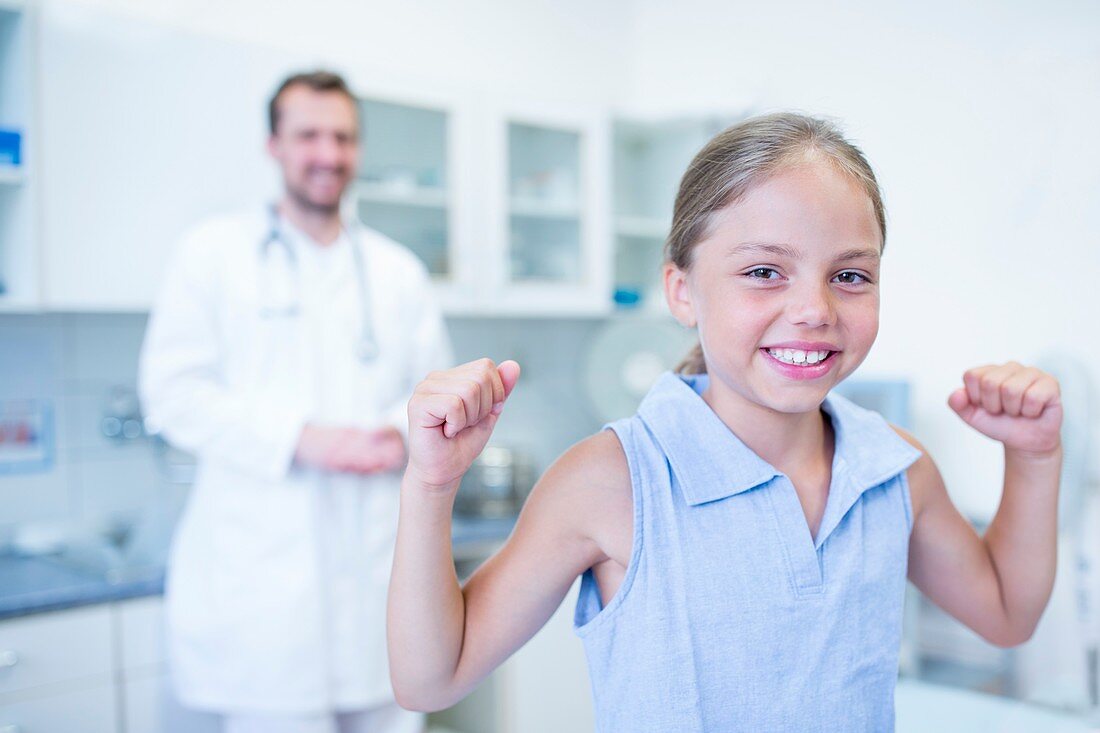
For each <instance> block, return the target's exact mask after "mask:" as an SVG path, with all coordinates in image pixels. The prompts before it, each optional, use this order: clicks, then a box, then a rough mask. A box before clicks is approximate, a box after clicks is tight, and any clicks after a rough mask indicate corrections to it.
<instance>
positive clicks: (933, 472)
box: [890, 424, 946, 517]
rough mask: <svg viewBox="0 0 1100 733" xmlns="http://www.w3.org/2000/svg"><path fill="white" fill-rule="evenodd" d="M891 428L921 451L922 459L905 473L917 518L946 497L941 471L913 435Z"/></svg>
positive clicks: (894, 426)
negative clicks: (925, 508) (932, 502)
mask: <svg viewBox="0 0 1100 733" xmlns="http://www.w3.org/2000/svg"><path fill="white" fill-rule="evenodd" d="M890 427H891V428H893V430H894V432H895V433H897V434H898V435H899V436H901V437H902V438H903V439H904V440H905V442H907V443H909V445H911V446H913V447H914V448H916V449H917V450H918V451H920V458H918V459H917V460H916V461H915V462H914V463H913V465H911V466H909V468H908V469H907V470H906V472H905V478H906V480H907V481H908V482H909V495H910V497H911V500H912V503H913V516H914V517H917V516H919V515H920V513H921V511H922V510H923V509H924V507H925V506H927V505H928V503H929V501H930V500H932V499H934V498H935V497H938V496H940V495H941V494H942V495H946V488H945V487H944V485H943V477H942V476H941V475H940V469H939V468H937V467H936V462H935V461H933V460H932V456H931V454H929V453H928V449H927V448H925V447H924V445H923V444H922V443H921V442H920V441H919V440H917V438H916V437H915V436H914V435H913V434H912V433H910V432H909V431H908V430H904V429H902V428H899V427H898V426H897V425H894V424H891V425H890Z"/></svg>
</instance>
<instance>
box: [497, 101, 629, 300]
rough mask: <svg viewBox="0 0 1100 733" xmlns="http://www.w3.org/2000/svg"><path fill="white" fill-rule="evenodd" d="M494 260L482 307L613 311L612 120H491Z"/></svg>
mask: <svg viewBox="0 0 1100 733" xmlns="http://www.w3.org/2000/svg"><path fill="white" fill-rule="evenodd" d="M489 127H490V131H491V135H490V141H489V143H488V145H487V146H486V154H487V155H488V160H487V165H486V169H487V171H488V172H489V174H490V176H491V182H490V188H489V191H490V197H489V199H488V202H487V203H488V222H489V226H490V229H489V231H488V237H487V243H488V245H489V246H488V248H487V250H486V252H485V254H486V255H487V258H488V259H487V261H486V263H485V266H484V267H483V268H481V269H482V272H483V278H484V280H487V281H488V283H487V284H488V285H489V287H488V288H483V289H482V291H481V292H482V294H483V299H482V301H481V310H482V311H483V312H485V313H490V314H493V313H500V314H508V315H536V316H537V315H601V314H604V313H607V312H608V311H609V310H610V298H609V291H610V262H611V247H610V240H609V233H610V229H609V226H608V198H609V197H608V180H609V178H608V169H609V163H610V156H609V154H608V145H607V118H606V115H604V114H602V113H599V112H585V111H575V112H571V111H564V110H558V109H543V108H535V107H524V108H519V107H502V108H499V109H497V110H495V111H494V112H493V113H492V114H491V120H490V122H489Z"/></svg>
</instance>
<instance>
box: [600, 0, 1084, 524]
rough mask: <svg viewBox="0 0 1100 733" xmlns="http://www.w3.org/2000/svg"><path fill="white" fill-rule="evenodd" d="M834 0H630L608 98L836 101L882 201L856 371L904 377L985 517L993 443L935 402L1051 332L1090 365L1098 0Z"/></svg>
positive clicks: (810, 107) (821, 105)
mask: <svg viewBox="0 0 1100 733" xmlns="http://www.w3.org/2000/svg"><path fill="white" fill-rule="evenodd" d="M834 5H835V4H833V3H827V4H823V3H817V2H812V1H810V0H794V1H793V2H785V3H781V4H768V3H752V4H748V3H743V2H738V3H728V2H713V1H711V0H683V1H682V2H678V3H675V4H672V3H667V2H663V1H662V0H635V2H634V3H633V13H632V17H633V25H632V35H631V39H632V44H633V47H632V49H631V56H630V64H629V74H628V82H627V84H626V87H625V91H624V92H622V94H621V96H620V101H625V102H627V103H633V104H641V105H644V106H646V107H648V108H651V109H653V110H661V109H669V110H672V109H707V108H714V107H720V106H723V105H728V104H729V102H730V100H733V101H734V103H735V104H741V103H744V102H746V101H748V102H751V103H754V104H755V105H756V106H757V107H759V108H761V109H776V108H795V109H801V110H804V111H808V112H812V113H818V114H825V115H830V116H835V117H838V118H840V119H841V121H842V122H843V123H844V126H845V128H846V129H847V130H848V131H849V133H850V134H851V136H853V137H854V138H855V139H856V141H857V142H858V143H859V144H860V145H862V147H863V148H864V151H865V152H866V153H867V155H868V157H869V158H870V160H871V162H872V164H873V165H874V167H875V169H876V172H877V174H878V176H879V178H880V180H881V182H882V184H883V187H884V189H885V194H886V204H887V209H888V216H889V238H888V244H887V250H886V257H885V261H884V276H885V277H884V285H883V288H884V297H883V322H882V330H881V332H880V336H879V340H878V343H877V345H876V348H875V350H874V351H873V352H872V355H871V356H870V357H869V359H868V361H867V363H866V365H865V367H864V372H865V373H873V374H890V375H899V376H905V377H908V378H910V379H912V380H913V382H914V384H915V407H916V414H915V417H916V433H917V436H918V438H920V439H921V440H922V441H923V442H924V443H925V445H926V446H927V447H928V449H929V450H930V452H931V453H932V455H933V456H934V457H936V459H937V461H938V462H939V464H940V466H941V469H942V470H943V472H944V474H945V477H946V478H947V481H948V486H949V489H950V491H951V493H952V495H953V497H954V498H955V500H956V502H957V503H958V504H960V505H961V506H962V507H963V508H964V509H965V510H966V511H968V512H969V513H971V514H974V515H977V516H983V515H984V516H988V515H990V514H991V513H992V511H993V510H994V509H995V507H996V501H997V499H998V497H999V496H1000V466H1001V463H1000V459H1001V455H1000V451H999V450H998V449H997V447H996V446H995V445H994V444H992V442H991V441H988V440H987V439H985V438H983V437H981V436H979V435H977V434H976V433H974V432H973V431H971V430H970V429H969V428H967V427H966V426H965V425H964V424H963V423H962V422H961V421H959V420H958V419H957V418H956V417H955V416H954V414H953V413H952V412H951V411H950V410H949V409H948V408H947V406H946V404H945V403H946V399H947V395H948V394H949V393H950V392H951V390H952V389H954V387H955V386H956V384H958V383H959V382H960V377H961V374H962V372H963V371H964V370H965V369H967V368H969V367H970V366H976V365H979V364H983V363H988V362H997V361H1002V360H1008V359H1016V360H1034V359H1036V358H1037V357H1039V356H1040V355H1041V354H1043V353H1045V352H1046V351H1047V350H1049V349H1059V350H1062V351H1069V352H1072V353H1074V354H1076V355H1078V356H1079V357H1081V358H1083V359H1086V360H1089V361H1090V362H1092V363H1093V364H1096V365H1100V329H1098V328H1097V326H1096V320H1095V315H1094V314H1095V313H1097V312H1098V311H1100V309H1098V308H1097V306H1096V304H1095V303H1093V299H1094V296H1095V294H1096V292H1097V289H1098V288H1097V280H1098V278H1100V143H1098V142H1097V137H1098V136H1097V132H1096V120H1097V119H1098V118H1100V95H1098V94H1097V91H1098V90H1100V5H1097V4H1095V3H1084V2H1072V1H1071V0H1055V1H1054V2H1043V3H1038V2H1007V3H992V2H985V3H958V2H950V1H948V0H931V1H930V2H925V3H920V4H918V5H913V4H901V3H881V2H874V1H872V0H860V1H858V2H848V3H845V4H844V5H845V8H844V9H842V10H837V9H835V8H834V7H833V6H834ZM1092 374H1093V375H1094V377H1095V382H1096V385H1097V386H1098V387H1100V366H1094V367H1093V368H1092ZM1095 432H1098V433H1100V426H1097V429H1096V430H1095ZM1097 448H1098V449H1100V444H1098V445H1097Z"/></svg>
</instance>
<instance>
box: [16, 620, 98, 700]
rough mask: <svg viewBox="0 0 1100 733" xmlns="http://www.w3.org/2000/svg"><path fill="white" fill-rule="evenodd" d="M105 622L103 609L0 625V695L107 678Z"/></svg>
mask: <svg viewBox="0 0 1100 733" xmlns="http://www.w3.org/2000/svg"><path fill="white" fill-rule="evenodd" d="M112 668H113V657H112V649H111V618H110V613H109V611H108V609H107V607H106V606H93V607H90V608H82V609H77V610H74V611H61V612H57V613H44V614H38V615H34V616H28V617H24V618H16V619H12V620H9V621H4V622H0V696H3V695H14V694H19V693H25V692H27V691H29V690H35V689H39V688H43V687H45V686H47V685H51V684H57V683H64V682H72V681H80V680H86V679H88V678H96V677H105V678H106V677H109V676H110V674H111V670H112Z"/></svg>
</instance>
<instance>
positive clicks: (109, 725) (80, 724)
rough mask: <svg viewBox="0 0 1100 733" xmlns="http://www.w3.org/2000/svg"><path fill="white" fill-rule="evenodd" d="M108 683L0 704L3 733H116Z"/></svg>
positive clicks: (113, 702) (111, 691)
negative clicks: (76, 732) (65, 732)
mask: <svg viewBox="0 0 1100 733" xmlns="http://www.w3.org/2000/svg"><path fill="white" fill-rule="evenodd" d="M118 730H119V729H118V719H117V716H116V712H115V694H114V685H113V684H111V682H110V681H106V682H101V683H99V684H97V685H93V686H91V687H87V688H83V689H73V690H68V691H65V692H60V693H56V694H49V695H43V696H41V697H33V696H32V697H23V698H19V699H13V700H5V701H0V731H3V733H8V731H10V732H11V733H60V732H61V731H80V733H118Z"/></svg>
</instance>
